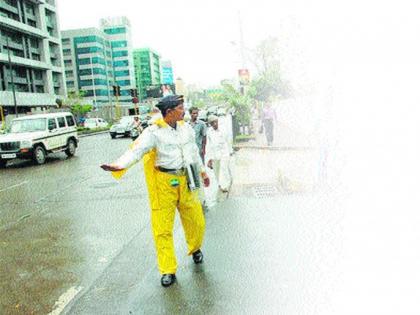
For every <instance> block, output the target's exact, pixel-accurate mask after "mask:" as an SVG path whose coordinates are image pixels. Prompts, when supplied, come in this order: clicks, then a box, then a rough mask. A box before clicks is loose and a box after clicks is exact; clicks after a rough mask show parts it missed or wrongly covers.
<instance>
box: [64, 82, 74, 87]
mask: <svg viewBox="0 0 420 315" xmlns="http://www.w3.org/2000/svg"><path fill="white" fill-rule="evenodd" d="M66 85H67V87H68V88H72V87H74V81H66Z"/></svg>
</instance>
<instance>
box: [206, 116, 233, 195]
mask: <svg viewBox="0 0 420 315" xmlns="http://www.w3.org/2000/svg"><path fill="white" fill-rule="evenodd" d="M208 122H209V124H210V125H211V128H209V130H208V133H207V140H208V145H207V155H206V158H207V161H208V162H207V166H208V167H209V168H211V169H213V171H214V174H215V176H216V179H217V182H218V185H219V190H220V191H221V192H222V193H227V192H228V191H229V187H230V184H231V182H232V178H231V174H230V167H229V163H230V156H231V154H232V146H231V144H230V141H229V138H228V135H227V134H226V133H225V132H224V131H222V130H221V129H220V128H219V119H218V117H217V116H215V115H210V117H209V118H208Z"/></svg>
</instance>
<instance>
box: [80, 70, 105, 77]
mask: <svg viewBox="0 0 420 315" xmlns="http://www.w3.org/2000/svg"><path fill="white" fill-rule="evenodd" d="M91 74H92V70H91V69H82V70H79V75H91ZM93 74H103V75H106V72H105V70H104V69H100V68H94V69H93Z"/></svg>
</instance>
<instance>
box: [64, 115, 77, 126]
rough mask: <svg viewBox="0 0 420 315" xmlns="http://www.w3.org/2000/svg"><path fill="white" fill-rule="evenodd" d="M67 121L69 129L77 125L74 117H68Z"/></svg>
mask: <svg viewBox="0 0 420 315" xmlns="http://www.w3.org/2000/svg"><path fill="white" fill-rule="evenodd" d="M66 121H67V126H69V127H71V126H74V125H75V123H74V119H73V117H72V116H66Z"/></svg>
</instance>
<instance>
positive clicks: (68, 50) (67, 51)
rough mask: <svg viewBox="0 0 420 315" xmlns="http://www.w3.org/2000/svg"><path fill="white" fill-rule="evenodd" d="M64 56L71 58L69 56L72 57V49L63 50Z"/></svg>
mask: <svg viewBox="0 0 420 315" xmlns="http://www.w3.org/2000/svg"><path fill="white" fill-rule="evenodd" d="M63 55H64V56H69V55H71V49H63Z"/></svg>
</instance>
